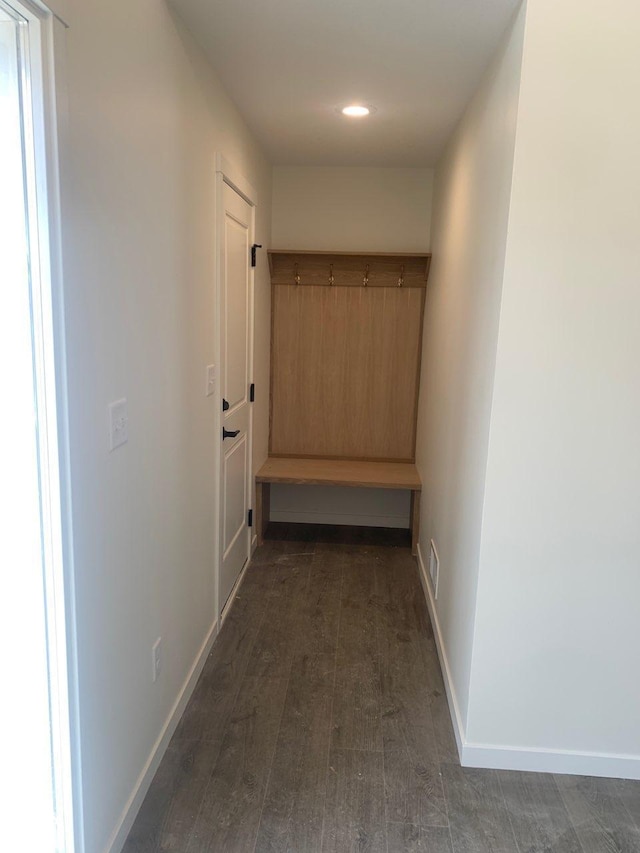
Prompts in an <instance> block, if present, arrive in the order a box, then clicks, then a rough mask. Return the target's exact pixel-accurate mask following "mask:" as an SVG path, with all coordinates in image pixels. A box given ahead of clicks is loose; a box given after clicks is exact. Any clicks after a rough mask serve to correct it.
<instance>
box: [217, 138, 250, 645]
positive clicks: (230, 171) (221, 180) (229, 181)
mask: <svg viewBox="0 0 640 853" xmlns="http://www.w3.org/2000/svg"><path fill="white" fill-rule="evenodd" d="M225 184H226V185H227V186H229V187H231V189H232V190H234V191H235V192H237V193H238V195H239V196H241V197H242V198H243V199H244V200H245V201H246V202H247V204H249V205H250V207H251V231H252V235H253V239H254V240H255V236H256V234H255V229H256V208H257V206H258V193H257V192H256V190H255V188H254V187H253V186H252V185H251V183H250V182H249V181H248V180H247V179H246V178H245V176H244V174H243V173H242V172H241V171H240V170H239V169H238V168H237V167H236V166H234V165H233V164H232V163H231V162H230V161H229V160H227V158H226V157H225V156H224V155H223V154H222V153H221V152H220V151H217V152H216V155H215V226H214V227H215V242H214V252H215V269H214V324H213V328H214V332H213V335H214V352H215V363H216V379H217V387H216V393H215V395H214V399H215V401H216V413H215V425H214V429H215V442H214V452H215V465H214V507H213V510H214V525H213V527H214V585H215V618H216V619H217V624H218V630H219V629H220V628H221V627H222V623H223V621H224V619H225V617H226V615H227V613H228V612H229V609H230V608H229V606H225V605H230V604H231V603H232V601H233V599H234V597H235V594H236V592H237V590H238V587H239V586H240V581H241V580H242V577H243V575H244V572H245V570H246V567H247V564H248V562H249V559H250V557H251V528H249V527H247V562H246V563H245V565H244V567H243V569H242V571H241V572H240V575H239V576H238V580H237V581H236V583H235V584H234V587H233V589H232V591H231V594H230V596H229V598H228V599H227V601H221V597H220V567H221V564H222V530H221V527H220V510H221V506H220V500H221V482H220V480H221V476H222V469H221V464H220V462H221V457H222V438H221V435H222V393H221V389H222V382H221V377H222V334H221V327H220V321H221V305H222V240H223V236H224V231H223V228H224V185H225ZM254 306H255V269H253V268H252V267H251V266H249V377H250V381H251V382H253V366H254V337H255V323H254ZM247 439H248V440H247V444H248V448H247V453H248V457H249V464H248V474H247V484H246V486H247V494H248V504H249V509H251V508H253V502H254V499H253V496H254V493H255V484H254V471H253V406H250V408H249V427H248V436H247Z"/></svg>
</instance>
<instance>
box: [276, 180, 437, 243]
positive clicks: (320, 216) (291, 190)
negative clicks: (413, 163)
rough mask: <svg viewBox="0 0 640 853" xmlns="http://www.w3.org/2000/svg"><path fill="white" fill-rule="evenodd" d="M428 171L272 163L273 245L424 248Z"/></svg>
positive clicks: (429, 187) (429, 186)
mask: <svg viewBox="0 0 640 853" xmlns="http://www.w3.org/2000/svg"><path fill="white" fill-rule="evenodd" d="M432 183H433V170H432V169H409V168H406V169H392V168H379V169H375V168H368V167H367V168H366V167H361V168H358V167H351V166H344V167H340V166H337V167H334V166H315V167H313V166H309V167H305V166H276V167H274V170H273V223H272V228H273V247H274V248H275V249H317V250H322V251H334V250H335V251H338V252H360V251H363V252H426V251H428V250H429V233H430V220H431V192H432Z"/></svg>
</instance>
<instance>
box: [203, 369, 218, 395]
mask: <svg viewBox="0 0 640 853" xmlns="http://www.w3.org/2000/svg"><path fill="white" fill-rule="evenodd" d="M215 390H216V366H215V364H208V365H207V385H206V389H205V395H206V396H207V397H210V396H211V395H212V394H213V392H214V391H215Z"/></svg>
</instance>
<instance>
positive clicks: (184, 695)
mask: <svg viewBox="0 0 640 853" xmlns="http://www.w3.org/2000/svg"><path fill="white" fill-rule="evenodd" d="M217 629H218V620H217V619H216V621H215V622H214V623H213V625H212V626H211V628H210V629H209V632H208V634H207V636H206V639H205V641H204V643H203V644H202V646H201V647H200V651H199V652H198V654H197V655H196V658H195V660H194V662H193V665H192V666H191V669H190V671H189V674H188V675H187V678H186V680H185V682H184V684H183V685H182V689H181V690H180V693H179V694H178V697H177V699H176V701H175V702H174V704H173V708H172V709H171V711H170V713H169V716H168V717H167V720H166V722H165V724H164V726H163V728H162V731H161V732H160V734H159V735H158V739H157V740H156V742H155V743H154V745H153V748H152V749H151V753H150V754H149V757H148V758H147V761H146V763H145V765H144V768H143V769H142V772H141V773H140V776H139V777H138V780H137V781H136V784H135V785H134V788H133V791H132V793H131V796H130V797H129V799H128V801H127V804H126V806H125V807H124V809H123V811H122V814H121V815H120V818H119V820H118V823H117V825H116V828H115V829H114V831H113V834H112V836H111V839H110V840H109V842H108V844H107V846H106V847H105V853H120V851H121V850H122V847H123V846H124V842H125V841H126V840H127V835H128V834H129V832H130V830H131V827H132V826H133V822H134V820H135V819H136V815H137V814H138V811H139V810H140V806H141V805H142V801H143V800H144V798H145V797H146V795H147V791H148V790H149V786H150V785H151V782H152V780H153V777H154V776H155V773H156V770H157V769H158V767H159V765H160V762H161V761H162V757H163V755H164V754H165V752H166V749H167V747H168V746H169V741H170V740H171V738H172V736H173V733H174V732H175V730H176V728H177V726H178V723H179V722H180V718H181V717H182V714H183V713H184V709H185V708H186V706H187V702H188V701H189V699H190V698H191V694H192V693H193V690H194V688H195V686H196V683H197V681H198V678H199V677H200V673H201V672H202V669H203V667H204V664H205V661H206V659H207V657H208V655H209V652H210V651H211V647H212V646H213V643H214V641H215V638H216V635H217Z"/></svg>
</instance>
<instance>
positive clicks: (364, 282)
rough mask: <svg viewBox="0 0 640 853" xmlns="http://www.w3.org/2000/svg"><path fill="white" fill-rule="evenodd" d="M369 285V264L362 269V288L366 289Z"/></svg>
mask: <svg viewBox="0 0 640 853" xmlns="http://www.w3.org/2000/svg"><path fill="white" fill-rule="evenodd" d="M368 284H369V264H367V265H366V267H365V268H364V279H363V280H362V286H363V287H366V286H367V285H368Z"/></svg>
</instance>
